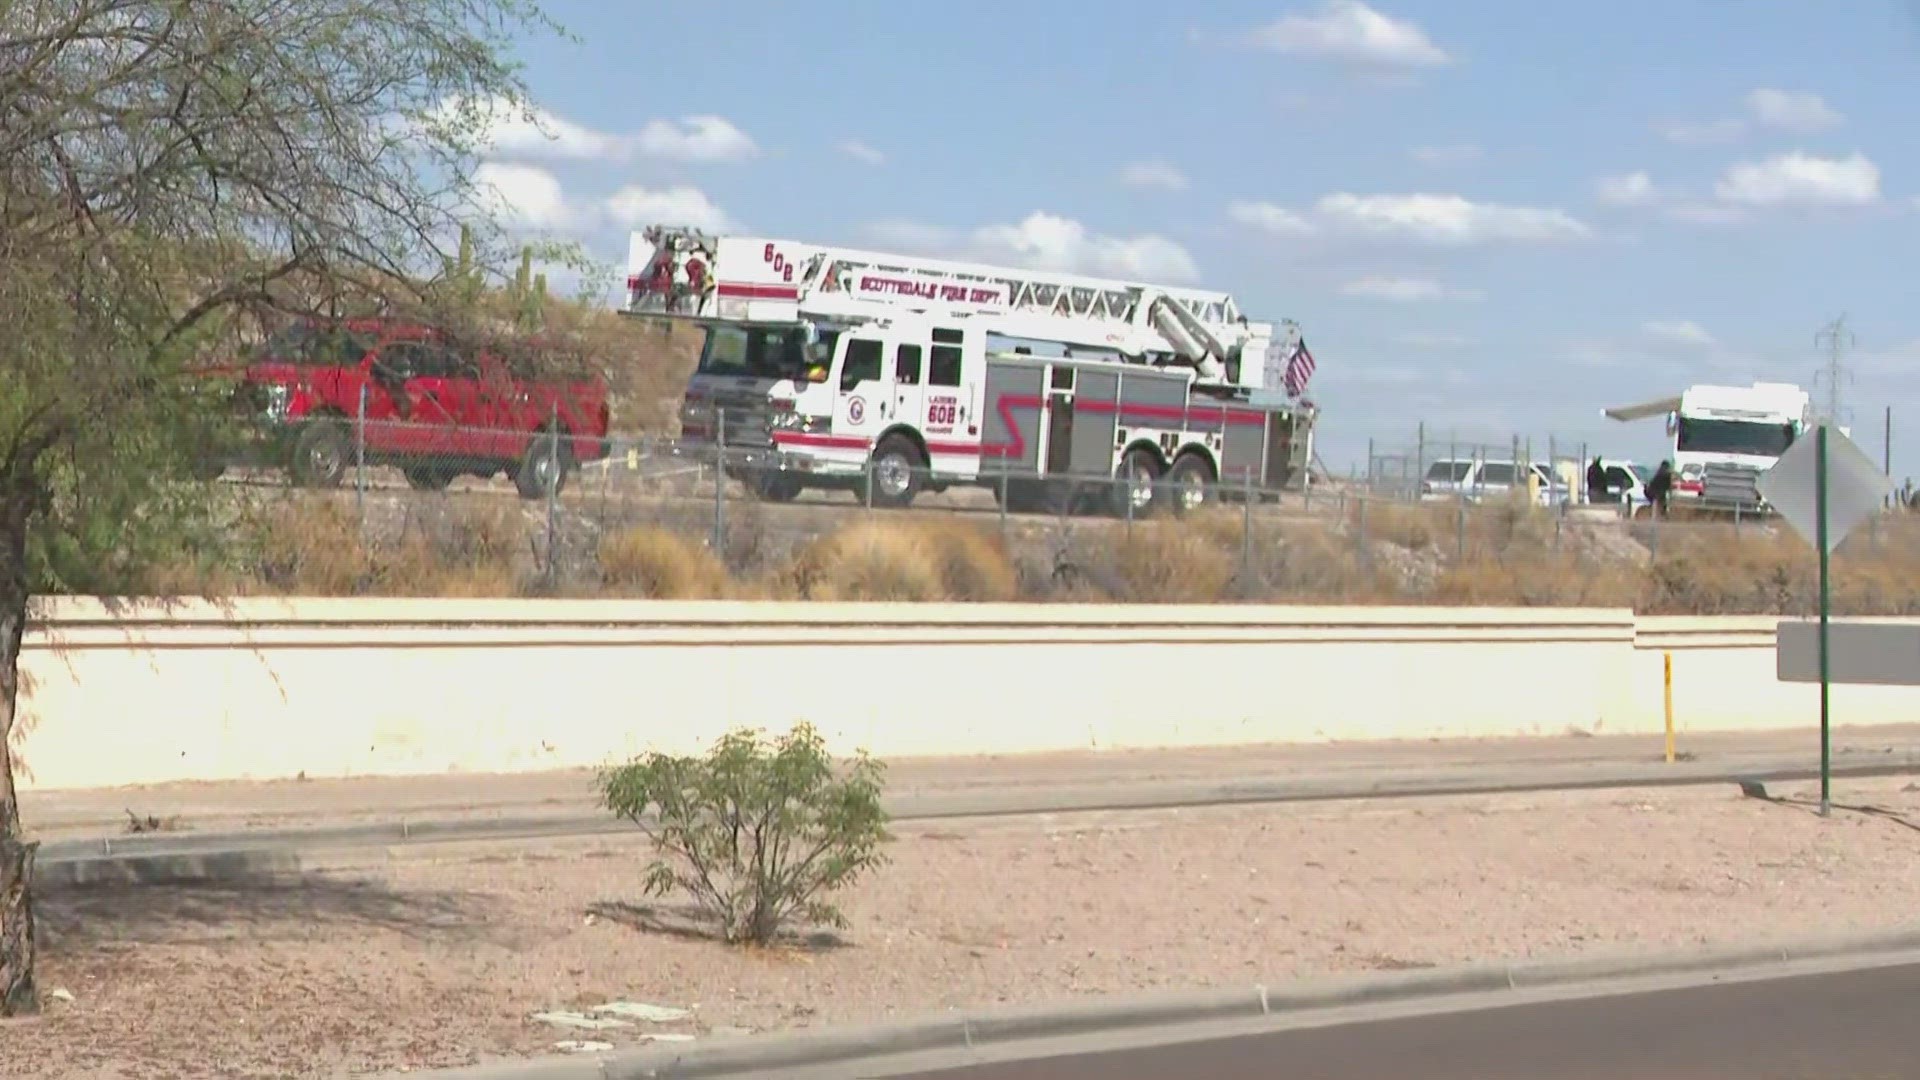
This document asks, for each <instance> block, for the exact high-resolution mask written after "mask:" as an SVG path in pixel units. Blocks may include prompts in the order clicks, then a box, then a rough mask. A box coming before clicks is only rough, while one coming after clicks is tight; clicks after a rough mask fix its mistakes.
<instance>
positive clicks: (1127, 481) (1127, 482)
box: [1120, 458, 1137, 536]
mask: <svg viewBox="0 0 1920 1080" xmlns="http://www.w3.org/2000/svg"><path fill="white" fill-rule="evenodd" d="M1135 479H1137V478H1136V477H1135V475H1134V469H1133V459H1132V458H1128V459H1127V473H1126V477H1125V478H1124V479H1123V480H1121V483H1122V484H1123V485H1124V487H1125V490H1123V491H1122V492H1121V493H1120V496H1121V498H1120V501H1121V502H1124V503H1126V505H1127V535H1129V536H1131V535H1133V483H1134V480H1135Z"/></svg>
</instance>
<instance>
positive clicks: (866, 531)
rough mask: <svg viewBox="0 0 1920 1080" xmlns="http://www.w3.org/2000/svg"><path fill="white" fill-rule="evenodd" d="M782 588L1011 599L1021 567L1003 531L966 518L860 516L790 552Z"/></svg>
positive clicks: (913, 597) (816, 594) (822, 595)
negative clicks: (958, 520) (990, 529)
mask: <svg viewBox="0 0 1920 1080" xmlns="http://www.w3.org/2000/svg"><path fill="white" fill-rule="evenodd" d="M786 578H787V582H786V584H787V589H786V590H785V591H787V592H789V593H790V594H792V595H794V596H796V597H798V598H800V599H805V600H892V601H913V602H927V601H937V600H962V601H993V600H1011V599H1013V598H1015V597H1016V596H1018V595H1019V592H1020V574H1019V570H1018V568H1017V566H1016V564H1015V561H1014V559H1013V557H1012V556H1011V554H1010V553H1009V552H1008V550H1007V544H1006V541H1005V540H1004V539H1002V538H1001V537H1000V536H998V535H996V534H993V533H989V532H987V531H985V530H983V529H980V528H976V527H974V526H971V525H965V524H958V523H951V522H939V521H914V520H911V519H894V520H890V521H876V520H866V519H862V520H860V521H855V522H852V523H850V524H847V525H843V526H841V527H840V528H838V529H835V530H834V531H832V532H830V533H828V534H826V535H825V536H821V537H819V538H817V539H815V540H813V541H812V542H811V543H809V544H807V545H806V546H805V547H803V548H801V549H800V551H799V552H798V553H796V554H795V555H794V558H793V561H792V563H791V564H790V565H789V566H788V568H787V573H786Z"/></svg>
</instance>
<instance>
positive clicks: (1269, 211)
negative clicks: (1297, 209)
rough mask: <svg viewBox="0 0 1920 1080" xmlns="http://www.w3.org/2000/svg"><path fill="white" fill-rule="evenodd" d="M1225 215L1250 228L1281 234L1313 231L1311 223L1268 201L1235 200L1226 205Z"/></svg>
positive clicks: (1293, 234)
mask: <svg viewBox="0 0 1920 1080" xmlns="http://www.w3.org/2000/svg"><path fill="white" fill-rule="evenodd" d="M1227 216H1228V217H1230V218H1232V219H1233V220H1234V221H1237V222H1239V223H1240V224H1242V225H1246V226H1248V227H1250V228H1255V229H1262V230H1265V231H1266V232H1270V233H1278V234H1280V235H1283V236H1288V235H1291V236H1299V235H1301V234H1304V233H1310V232H1312V231H1313V223H1312V222H1309V221H1308V220H1307V219H1306V218H1304V217H1302V216H1301V215H1299V214H1297V213H1294V212H1293V211H1292V210H1288V209H1286V208H1285V207H1281V206H1275V205H1273V204H1272V203H1268V202H1236V203H1232V204H1230V205H1229V206H1228V207H1227Z"/></svg>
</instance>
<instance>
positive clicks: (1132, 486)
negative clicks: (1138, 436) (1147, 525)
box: [1110, 446, 1166, 518]
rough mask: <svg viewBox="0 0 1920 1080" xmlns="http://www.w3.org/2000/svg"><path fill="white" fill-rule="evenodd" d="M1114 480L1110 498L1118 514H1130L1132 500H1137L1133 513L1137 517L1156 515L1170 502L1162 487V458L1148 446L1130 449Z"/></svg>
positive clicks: (1121, 460)
mask: <svg viewBox="0 0 1920 1080" xmlns="http://www.w3.org/2000/svg"><path fill="white" fill-rule="evenodd" d="M1129 479H1131V482H1129ZM1114 480H1115V483H1114V485H1113V488H1112V492H1113V493H1112V496H1111V499H1110V501H1111V502H1112V504H1113V505H1112V509H1113V515H1114V516H1115V517H1125V516H1127V514H1128V513H1129V510H1128V508H1127V503H1128V502H1129V501H1131V502H1132V503H1133V508H1132V511H1131V513H1132V514H1133V516H1134V517H1135V518H1145V517H1152V516H1153V515H1154V513H1155V512H1157V511H1158V510H1159V509H1160V507H1161V505H1162V504H1163V503H1164V502H1165V501H1166V500H1165V496H1164V495H1163V494H1162V493H1161V491H1160V486H1159V484H1160V457H1159V455H1157V454H1155V453H1154V452H1153V451H1151V450H1149V449H1147V448H1146V447H1144V446H1136V447H1134V448H1133V449H1131V450H1129V451H1127V452H1126V455H1125V456H1123V457H1122V458H1121V459H1120V468H1119V469H1118V470H1117V474H1116V475H1115V477H1114ZM1142 487H1145V488H1146V492H1145V495H1144V496H1143V495H1142V494H1141V493H1140V492H1141V488H1142Z"/></svg>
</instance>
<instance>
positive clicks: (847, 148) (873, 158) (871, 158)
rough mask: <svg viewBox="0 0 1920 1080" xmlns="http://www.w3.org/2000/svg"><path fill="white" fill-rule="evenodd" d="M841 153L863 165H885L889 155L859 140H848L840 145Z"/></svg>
mask: <svg viewBox="0 0 1920 1080" xmlns="http://www.w3.org/2000/svg"><path fill="white" fill-rule="evenodd" d="M840 152H841V153H843V154H845V155H847V156H848V157H850V158H852V159H853V160H855V161H858V162H860V163H861V164H862V165H885V164H886V163H887V155H886V154H885V153H883V152H881V151H879V150H875V149H874V148H873V147H871V146H868V145H867V144H866V143H863V142H861V141H860V140H858V139H848V140H847V141H846V142H843V143H841V144H840Z"/></svg>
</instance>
